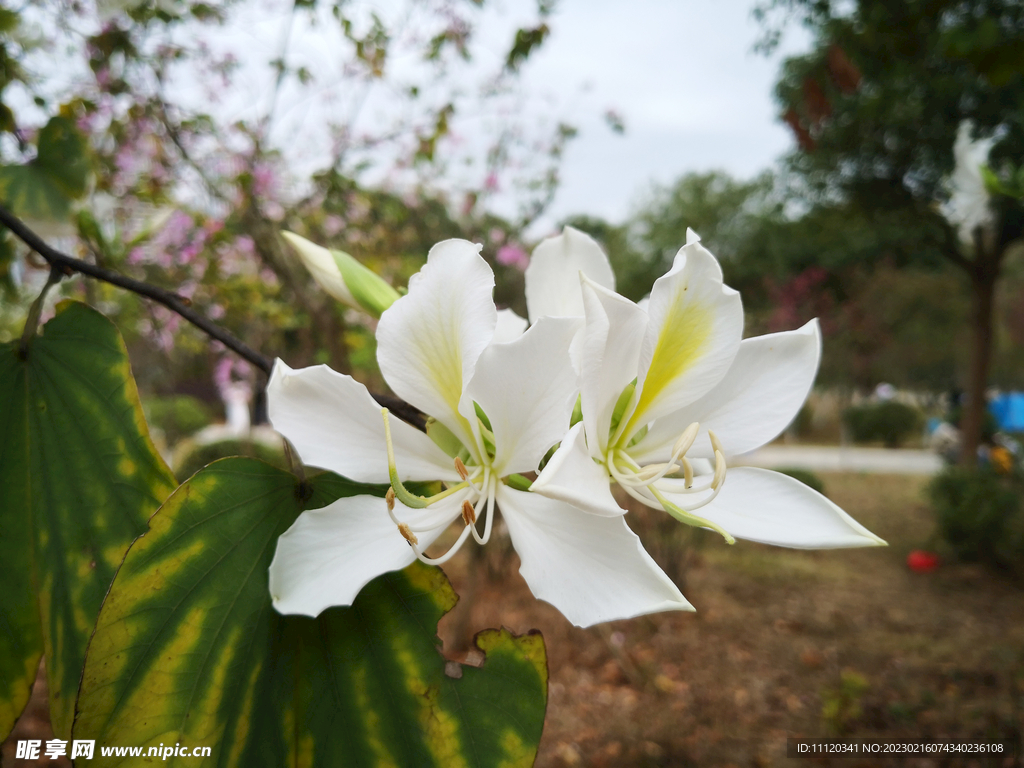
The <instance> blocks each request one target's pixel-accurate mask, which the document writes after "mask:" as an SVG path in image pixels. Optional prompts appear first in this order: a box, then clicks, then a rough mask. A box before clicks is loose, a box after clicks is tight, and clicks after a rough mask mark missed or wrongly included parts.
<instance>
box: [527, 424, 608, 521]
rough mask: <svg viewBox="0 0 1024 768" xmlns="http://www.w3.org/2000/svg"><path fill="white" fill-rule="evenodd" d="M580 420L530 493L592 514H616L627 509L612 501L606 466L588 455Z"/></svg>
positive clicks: (563, 440) (535, 482) (565, 438)
mask: <svg viewBox="0 0 1024 768" xmlns="http://www.w3.org/2000/svg"><path fill="white" fill-rule="evenodd" d="M585 434H586V433H584V431H583V422H580V423H579V424H577V425H576V426H574V427H573V428H572V429H570V430H569V432H568V433H567V434H566V435H565V437H564V438H563V439H562V444H561V445H560V446H558V450H557V451H555V455H554V456H552V457H551V459H550V460H549V461H548V463H547V464H546V465H545V467H544V471H543V472H541V473H540V476H539V477H538V478H537V479H536V480H534V481H533V485H532V486H530V493H537V494H540V495H541V496H546V497H547V498H549V499H557V500H558V501H565V502H568V503H569V504H572V505H573V506H574V507H576V508H578V509H582V510H583V511H584V512H590V513H591V514H594V515H604V516H615V515H621V514H624V513H625V511H626V510H624V509H623V508H622V507H620V506H619V505H618V504H617V503H616V502H615V497H614V496H612V491H611V485H610V481H609V479H608V472H607V470H606V469H605V468H604V467H603V466H602V465H600V464H598V463H597V462H595V461H594V460H593V458H591V456H590V451H589V450H587V442H586V436H585Z"/></svg>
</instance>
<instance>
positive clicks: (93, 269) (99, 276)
mask: <svg viewBox="0 0 1024 768" xmlns="http://www.w3.org/2000/svg"><path fill="white" fill-rule="evenodd" d="M0 223H2V224H3V225H4V226H5V227H7V228H8V229H9V230H11V232H13V233H14V234H15V235H17V237H18V239H20V240H21V241H22V242H23V243H25V245H27V246H28V247H29V248H31V249H32V250H33V251H35V252H36V253H38V254H39V255H40V256H42V257H43V258H44V259H46V260H47V261H48V262H49V263H50V264H51V265H52V266H55V267H60V268H62V269H63V270H64V272H65V273H66V274H71V273H73V272H78V273H80V274H83V275H88V276H89V277H92V278H95V279H96V280H102V281H103V282H105V283H110V284H111V285H116V286H118V287H119V288H124V289H125V290H126V291H131V292H132V293H137V294H139V295H140V296H145V297H146V298H148V299H152V300H153V301H155V302H157V303H158V304H163V305H164V306H165V307H167V308H168V309H169V310H171V311H172V312H176V313H177V314H179V315H181V316H182V317H183V318H185V319H186V320H188V321H189V322H190V323H192V325H194V326H195V327H196V328H198V329H199V330H201V331H203V332H204V333H205V334H206V335H208V336H210V337H211V338H214V339H216V340H217V341H219V342H220V343H221V344H223V345H224V346H226V347H227V348H228V349H230V350H232V351H233V352H235V353H236V354H238V355H239V356H241V357H243V358H245V359H246V360H248V361H249V362H250V363H252V364H253V365H255V366H256V367H257V368H259V369H260V370H261V371H263V372H264V373H265V374H266V375H267V376H270V371H271V370H272V369H273V367H274V361H273V360H271V359H270V358H269V357H266V356H265V355H261V354H260V353H259V352H257V351H256V350H254V349H253V348H252V347H250V346H249V345H248V344H246V343H245V342H243V341H242V340H241V339H236V338H235V337H234V336H232V335H231V334H230V333H228V332H227V331H226V330H224V329H223V328H221V327H220V326H218V325H216V324H215V323H213V322H212V321H211V320H209V319H208V318H206V317H205V316H203V315H201V314H200V313H198V312H196V311H195V310H194V309H192V308H191V307H190V306H189V304H190V302H189V301H188V300H187V299H185V298H183V297H181V296H179V295H178V294H176V293H172V292H171V291H168V290H165V289H163V288H158V287H157V286H155V285H150V284H149V283H144V282H142V281H141V280H135V279H133V278H131V277H127V276H125V275H122V274H120V273H118V272H114V271H113V270H111V269H106V268H105V267H99V266H96V265H95V264H90V263H89V262H87V261H82V260H81V259H76V258H75V257H74V256H68V255H67V254H66V253H62V252H60V251H58V250H57V249H56V248H52V247H50V246H49V245H47V244H46V242H45V241H44V240H43V239H42V238H41V237H40V236H39V235H37V234H36V233H35V232H33V231H32V230H31V229H29V228H28V227H27V226H26V225H25V223H24V222H23V221H21V219H19V218H18V217H17V216H15V215H14V214H13V213H11V212H10V211H8V210H7V209H6V208H4V207H3V206H2V205H0Z"/></svg>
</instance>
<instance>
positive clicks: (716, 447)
mask: <svg viewBox="0 0 1024 768" xmlns="http://www.w3.org/2000/svg"><path fill="white" fill-rule="evenodd" d="M708 438H709V439H710V440H711V449H712V450H713V451H714V452H715V453H721V454H722V455H723V456H724V455H725V449H724V448H723V447H722V443H721V442H720V441H719V439H718V435H716V434H715V433H714V432H712V431H711V430H710V429H709V430H708Z"/></svg>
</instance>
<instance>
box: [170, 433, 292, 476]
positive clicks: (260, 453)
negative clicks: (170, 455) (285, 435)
mask: <svg viewBox="0 0 1024 768" xmlns="http://www.w3.org/2000/svg"><path fill="white" fill-rule="evenodd" d="M183 448H184V449H185V450H183V451H182V452H181V455H180V456H176V457H175V462H174V474H175V475H177V476H178V477H180V478H182V479H184V478H187V477H191V476H192V475H194V474H195V473H196V472H198V471H199V470H200V469H202V468H203V467H205V466H206V465H207V464H211V463H213V462H214V461H216V460H217V459H223V458H227V457H228V456H250V457H252V458H254V459H261V460H262V461H265V462H267V463H268V464H271V465H273V466H275V467H279V468H281V469H286V468H287V467H288V460H287V458H286V457H285V455H284V451H283V450H282V449H281V448H280V447H277V446H270V445H267V444H265V443H261V442H259V441H257V440H244V439H241V438H232V439H229V440H218V441H217V442H214V443H206V444H205V445H190V444H187V443H186V444H185V445H184V446H183Z"/></svg>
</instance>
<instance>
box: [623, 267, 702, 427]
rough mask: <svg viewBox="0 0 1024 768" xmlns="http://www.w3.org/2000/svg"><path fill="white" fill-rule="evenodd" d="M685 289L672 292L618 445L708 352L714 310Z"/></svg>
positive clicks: (685, 287) (686, 287) (681, 287)
mask: <svg viewBox="0 0 1024 768" xmlns="http://www.w3.org/2000/svg"><path fill="white" fill-rule="evenodd" d="M688 287H689V284H688V283H684V284H682V285H680V286H679V287H678V288H677V289H676V295H675V296H674V297H673V299H672V306H671V309H669V311H668V314H667V315H666V316H665V320H664V322H662V325H661V333H660V334H659V335H658V343H657V345H656V346H655V348H654V355H653V356H652V357H651V364H650V366H649V367H648V369H647V376H646V377H645V378H644V382H643V389H642V390H641V392H640V400H639V402H638V403H637V406H636V409H635V410H634V411H633V415H632V416H631V417H630V419H629V423H628V424H627V425H626V428H625V429H624V430H623V431H622V438H621V440H620V442H629V439H630V438H631V437H632V436H633V433H634V432H635V431H636V429H637V427H639V426H640V425H641V424H643V423H645V420H644V418H643V417H644V414H645V413H646V412H647V410H648V409H649V408H650V407H651V406H652V405H653V404H654V403H655V401H657V399H658V398H659V397H660V396H661V394H662V393H663V392H664V391H665V389H666V388H667V387H668V386H669V385H670V384H671V383H672V382H673V381H675V380H676V379H678V378H679V377H680V376H682V375H683V374H685V373H686V372H687V371H688V370H690V369H691V368H693V366H694V365H695V364H696V363H697V361H698V360H700V359H701V358H702V357H703V356H704V355H705V354H706V353H707V352H708V347H709V346H710V342H711V336H712V331H713V329H714V318H715V315H714V309H713V308H712V307H710V306H708V305H707V304H705V303H703V302H699V301H694V300H691V299H689V297H688V296H687V289H688Z"/></svg>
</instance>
